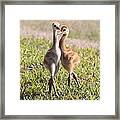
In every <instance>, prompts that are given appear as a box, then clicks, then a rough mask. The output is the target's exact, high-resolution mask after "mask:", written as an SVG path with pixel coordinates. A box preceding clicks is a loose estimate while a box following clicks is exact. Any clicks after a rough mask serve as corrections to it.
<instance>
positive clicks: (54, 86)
mask: <svg viewBox="0 0 120 120" xmlns="http://www.w3.org/2000/svg"><path fill="white" fill-rule="evenodd" d="M50 68H51V69H50V71H51V79H50V80H49V94H51V90H52V86H53V89H54V92H55V94H56V85H55V71H56V66H55V64H54V63H53V64H52V65H51V67H50Z"/></svg>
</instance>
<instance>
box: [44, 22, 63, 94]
mask: <svg viewBox="0 0 120 120" xmlns="http://www.w3.org/2000/svg"><path fill="white" fill-rule="evenodd" d="M52 26H53V45H52V48H51V49H49V50H48V51H47V53H46V55H45V57H44V62H43V63H44V65H45V67H46V68H47V69H48V70H49V71H50V73H51V78H50V79H49V83H48V84H49V93H51V90H52V87H53V89H54V92H55V94H56V86H55V75H56V74H57V72H58V69H59V64H60V63H59V62H60V57H61V50H60V48H59V40H60V38H59V37H60V33H61V31H60V28H59V26H60V24H59V23H53V24H52Z"/></svg>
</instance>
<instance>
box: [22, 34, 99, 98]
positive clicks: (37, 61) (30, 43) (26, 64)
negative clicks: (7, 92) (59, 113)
mask: <svg viewBox="0 0 120 120" xmlns="http://www.w3.org/2000/svg"><path fill="white" fill-rule="evenodd" d="M94 36H96V33H95V34H93V37H94ZM50 47H51V41H49V40H46V39H45V38H36V37H25V36H24V37H23V36H22V37H21V38H20V55H21V56H20V76H21V80H20V99H21V100H83V99H85V100H98V99H99V98H100V51H99V49H97V48H92V47H89V48H76V47H75V46H71V47H73V49H74V50H75V51H77V52H78V53H79V55H80V58H81V62H80V64H79V66H78V67H77V68H76V69H75V71H76V73H77V75H78V77H79V79H80V86H79V87H77V85H76V82H75V81H74V80H73V79H72V80H71V85H70V87H68V86H67V77H68V73H67V71H66V70H65V69H64V68H63V67H62V66H60V69H59V72H58V74H57V76H56V86H57V91H58V92H59V93H60V95H59V97H56V96H55V95H54V92H52V96H51V97H50V96H49V95H48V80H49V78H50V73H49V71H48V70H47V69H46V68H45V67H44V66H43V58H44V55H45V53H46V52H47V50H48V49H49V48H50Z"/></svg>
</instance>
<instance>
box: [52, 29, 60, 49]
mask: <svg viewBox="0 0 120 120" xmlns="http://www.w3.org/2000/svg"><path fill="white" fill-rule="evenodd" d="M52 47H53V48H56V49H57V48H58V47H59V35H57V31H56V30H53V46H52Z"/></svg>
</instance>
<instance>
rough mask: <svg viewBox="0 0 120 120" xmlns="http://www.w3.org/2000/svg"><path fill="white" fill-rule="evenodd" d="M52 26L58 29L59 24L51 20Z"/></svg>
mask: <svg viewBox="0 0 120 120" xmlns="http://www.w3.org/2000/svg"><path fill="white" fill-rule="evenodd" d="M52 28H53V30H60V24H59V23H58V22H53V23H52Z"/></svg>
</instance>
